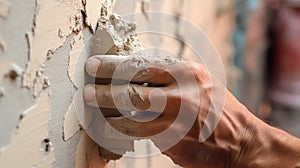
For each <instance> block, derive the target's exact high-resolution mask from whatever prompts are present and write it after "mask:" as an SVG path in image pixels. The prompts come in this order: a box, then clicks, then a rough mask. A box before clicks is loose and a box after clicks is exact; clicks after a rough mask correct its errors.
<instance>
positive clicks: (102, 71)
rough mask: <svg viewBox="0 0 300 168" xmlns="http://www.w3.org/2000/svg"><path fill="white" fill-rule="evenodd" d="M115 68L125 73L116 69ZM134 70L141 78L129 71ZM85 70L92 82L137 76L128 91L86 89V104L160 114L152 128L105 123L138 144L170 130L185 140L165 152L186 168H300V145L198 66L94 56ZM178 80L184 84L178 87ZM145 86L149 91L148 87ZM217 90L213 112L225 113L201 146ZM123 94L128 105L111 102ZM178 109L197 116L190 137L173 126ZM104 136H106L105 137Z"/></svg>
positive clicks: (140, 124)
mask: <svg viewBox="0 0 300 168" xmlns="http://www.w3.org/2000/svg"><path fill="white" fill-rule="evenodd" d="M117 65H118V67H121V68H120V69H119V68H116V67H117ZM140 67H142V68H140ZM135 68H136V69H138V70H140V71H142V73H139V72H140V71H139V72H138V73H137V72H136V71H135V72H134V71H130V69H135ZM86 70H87V72H88V74H89V75H91V76H92V77H97V78H105V79H107V78H112V76H113V73H114V72H115V74H117V75H115V76H114V77H117V78H118V79H119V80H126V79H128V78H127V76H126V74H127V75H128V74H130V73H132V74H135V75H133V78H132V79H131V80H130V81H131V83H132V84H130V85H118V86H117V87H111V85H100V84H96V85H94V84H89V85H87V86H86V87H85V90H84V98H85V100H86V104H87V105H89V106H92V107H94V108H108V109H116V108H117V107H118V109H120V110H125V111H126V110H136V111H138V113H139V114H143V113H144V111H146V110H147V111H149V110H150V111H153V112H156V113H157V114H158V115H159V117H157V118H155V119H154V120H151V121H148V122H137V121H133V119H135V118H131V119H128V118H113V117H109V118H107V120H108V122H109V123H110V124H111V125H113V127H114V128H115V129H117V130H118V131H121V132H124V133H125V132H126V133H127V134H129V135H131V136H137V137H140V138H143V137H148V136H153V135H156V134H158V133H160V132H162V131H164V130H165V129H167V128H170V130H171V132H172V133H173V134H172V135H174V137H176V136H177V135H178V136H179V135H183V137H182V139H181V140H180V141H179V142H178V143H176V144H175V145H173V146H172V147H171V148H169V149H168V150H165V151H162V152H163V154H165V155H167V156H169V157H170V158H171V159H172V160H173V161H174V163H176V164H178V165H180V166H182V167H191V168H196V167H199V166H201V167H213V168H216V167H251V168H252V167H253V168H260V167H274V168H277V167H278V168H282V167H294V168H296V167H300V140H299V139H297V138H295V137H293V136H291V135H289V134H287V133H286V132H283V131H281V130H279V129H276V128H273V127H271V126H269V125H267V124H265V123H264V122H263V121H261V120H260V119H258V118H256V117H255V116H254V115H252V113H251V112H250V111H248V110H247V108H245V107H244V106H243V105H242V104H241V103H240V102H239V101H238V100H237V99H236V98H235V97H234V96H233V95H232V94H231V93H230V92H229V91H227V90H226V88H225V87H224V86H222V85H216V84H214V83H213V82H212V80H213V79H212V77H211V75H210V74H209V73H208V72H207V70H206V69H205V67H204V66H202V65H200V64H197V63H193V62H184V61H175V62H172V63H170V62H169V61H157V60H156V61H155V60H151V59H147V60H146V61H145V59H143V58H131V57H118V56H94V57H92V58H90V59H89V60H88V61H87V65H86ZM171 74H172V75H173V76H172V75H171ZM174 76H175V77H174ZM175 78H176V80H175ZM178 78H181V79H179V81H180V80H183V81H184V83H183V84H181V85H180V86H179V84H178ZM194 82H196V85H195V84H194ZM133 83H134V84H133ZM142 83H149V85H148V86H144V85H141V84H142ZM149 86H150V87H149ZM111 88H112V89H111ZM179 88H180V89H179ZM153 89H160V91H161V92H164V95H166V101H165V102H166V106H165V107H164V108H163V109H159V108H157V106H155V103H158V102H161V101H164V100H165V99H164V98H163V96H161V94H152V95H151V93H153V92H152V91H153ZM213 89H215V90H216V91H217V93H220V94H225V98H226V99H225V102H224V105H218V104H217V105H214V106H215V108H214V109H216V108H217V106H220V107H219V108H220V109H222V112H223V113H222V115H221V117H220V120H219V122H218V124H217V126H216V128H215V129H214V131H213V133H212V134H211V135H210V136H209V138H208V139H206V140H205V141H204V142H200V141H199V133H200V131H201V129H202V128H203V126H204V121H205V119H206V118H207V115H208V112H209V109H210V106H211V105H212V103H214V100H213V99H212V90H213ZM124 90H125V92H124ZM218 90H223V92H221V91H220V92H218ZM182 93H188V94H182ZM123 94H127V96H128V98H129V100H127V102H126V101H124V100H121V99H114V100H113V96H116V97H122V95H123ZM150 95H151V96H152V98H153V99H151V98H150ZM197 97H198V98H197ZM151 100H157V101H151ZM128 101H130V102H131V104H129V103H128ZM124 102H125V103H124ZM180 103H181V104H180ZM180 108H183V111H184V116H185V117H187V118H188V117H192V116H196V119H195V120H194V122H193V123H192V124H191V128H190V129H189V131H188V132H187V133H186V134H185V133H184V131H182V129H180V128H182V127H184V125H185V124H186V123H184V122H182V123H180V122H179V123H174V120H175V119H176V117H177V115H178V113H179V109H180ZM187 118H186V119H187ZM174 124H177V125H175V126H174ZM170 126H173V127H170ZM100 127H101V126H100ZM103 127H104V126H103ZM101 130H103V128H99V132H101ZM128 130H130V131H128ZM103 134H104V136H105V134H106V133H105V132H103ZM169 139H171V138H165V139H164V138H160V139H155V138H154V139H152V140H153V141H154V143H155V144H156V146H157V147H158V148H162V147H163V146H164V145H165V143H167V142H168V140H169ZM94 167H97V166H94Z"/></svg>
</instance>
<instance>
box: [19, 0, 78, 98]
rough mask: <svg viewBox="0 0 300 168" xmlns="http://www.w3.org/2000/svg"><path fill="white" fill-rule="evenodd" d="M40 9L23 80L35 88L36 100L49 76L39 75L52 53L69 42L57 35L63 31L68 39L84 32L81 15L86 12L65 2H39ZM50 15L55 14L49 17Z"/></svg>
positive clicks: (72, 3) (38, 7)
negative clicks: (50, 12)
mask: <svg viewBox="0 0 300 168" xmlns="http://www.w3.org/2000/svg"><path fill="white" fill-rule="evenodd" d="M36 5H37V7H36V8H37V9H38V10H37V11H36V15H35V18H34V20H33V25H34V27H33V30H32V33H28V34H29V35H27V37H28V42H29V47H30V52H29V62H28V65H27V69H26V72H25V73H24V76H23V86H25V87H28V88H32V87H34V92H33V95H34V96H37V95H39V94H40V93H41V91H42V90H43V84H42V83H44V80H45V76H44V75H36V74H38V73H40V71H39V69H40V68H42V67H43V65H44V64H45V61H46V60H47V59H48V57H49V49H51V50H52V51H55V50H57V49H58V48H59V47H61V46H62V44H63V42H64V40H65V38H64V39H61V38H60V37H58V35H57V32H59V31H60V32H61V33H63V34H65V36H66V37H67V36H69V35H70V34H72V33H79V31H80V30H81V29H82V23H81V22H82V18H81V12H80V11H81V10H82V9H83V6H82V4H81V3H78V1H77V2H76V1H64V2H62V4H60V5H59V4H58V2H56V1H51V0H37V3H36ZM49 11H52V12H53V14H50V15H49V14H48V12H49ZM37 12H38V14H37ZM70 18H71V19H70ZM51 21H52V22H51ZM53 21H54V22H55V24H53ZM31 34H32V35H31Z"/></svg>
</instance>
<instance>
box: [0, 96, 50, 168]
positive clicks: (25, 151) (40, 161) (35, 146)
mask: <svg viewBox="0 0 300 168" xmlns="http://www.w3.org/2000/svg"><path fill="white" fill-rule="evenodd" d="M23 115H24V118H23V119H22V120H21V121H20V124H19V129H18V130H16V133H15V135H14V136H13V137H12V139H11V142H10V144H9V145H8V146H7V147H6V148H3V149H2V150H1V152H0V167H39V166H40V165H48V167H50V165H51V163H52V162H53V161H54V154H53V152H52V151H49V152H48V153H47V154H46V155H44V153H43V151H41V141H42V140H43V139H45V138H46V137H48V135H47V132H48V123H49V119H50V105H49V97H48V95H43V96H42V97H41V98H40V99H39V100H38V101H37V104H36V105H34V106H33V107H31V108H29V109H28V110H26V111H25V112H24V113H23Z"/></svg>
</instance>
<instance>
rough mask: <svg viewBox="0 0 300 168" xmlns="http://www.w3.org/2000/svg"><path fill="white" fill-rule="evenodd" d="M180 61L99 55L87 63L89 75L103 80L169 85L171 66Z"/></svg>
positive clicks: (171, 78)
mask: <svg viewBox="0 0 300 168" xmlns="http://www.w3.org/2000/svg"><path fill="white" fill-rule="evenodd" d="M177 62H179V60H177V59H175V58H171V57H166V58H163V59H161V58H154V57H153V58H152V57H141V56H116V55H102V56H100V55H97V56H93V57H91V58H90V59H89V60H88V61H87V63H86V70H87V72H88V74H89V75H91V76H93V77H96V78H103V79H112V78H114V79H121V80H127V81H132V82H138V83H155V84H169V83H171V82H172V81H173V77H172V76H171V75H170V74H169V73H168V69H169V68H170V65H172V64H176V63H177Z"/></svg>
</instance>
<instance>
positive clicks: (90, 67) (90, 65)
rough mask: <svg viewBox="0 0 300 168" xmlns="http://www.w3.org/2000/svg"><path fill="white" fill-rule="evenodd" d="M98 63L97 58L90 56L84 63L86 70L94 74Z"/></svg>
mask: <svg viewBox="0 0 300 168" xmlns="http://www.w3.org/2000/svg"><path fill="white" fill-rule="evenodd" d="M99 65H100V61H99V60H98V59H97V58H93V57H92V58H90V59H89V60H88V61H87V63H86V67H87V71H88V72H89V73H91V74H92V75H94V74H96V73H97V70H98V67H99Z"/></svg>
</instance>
